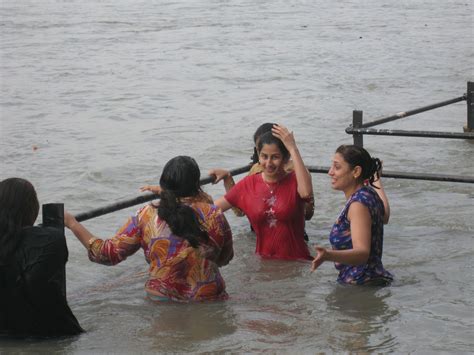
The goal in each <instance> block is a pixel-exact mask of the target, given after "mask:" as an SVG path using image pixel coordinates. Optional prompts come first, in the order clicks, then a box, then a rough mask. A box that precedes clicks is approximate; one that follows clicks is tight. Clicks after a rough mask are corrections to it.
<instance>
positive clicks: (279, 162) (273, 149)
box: [258, 144, 286, 178]
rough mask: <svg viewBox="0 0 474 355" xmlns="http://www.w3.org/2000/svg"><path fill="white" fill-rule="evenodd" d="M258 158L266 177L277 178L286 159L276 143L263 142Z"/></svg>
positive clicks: (282, 171) (282, 169)
mask: <svg viewBox="0 0 474 355" xmlns="http://www.w3.org/2000/svg"><path fill="white" fill-rule="evenodd" d="M258 158H259V159H258V160H259V163H260V165H261V166H262V168H263V172H264V173H265V176H266V177H268V178H278V177H280V175H281V174H282V173H284V172H285V169H284V167H285V164H286V159H284V158H283V154H282V153H281V151H280V149H279V148H278V146H277V145H276V144H264V145H263V146H262V149H261V150H260V153H259V154H258Z"/></svg>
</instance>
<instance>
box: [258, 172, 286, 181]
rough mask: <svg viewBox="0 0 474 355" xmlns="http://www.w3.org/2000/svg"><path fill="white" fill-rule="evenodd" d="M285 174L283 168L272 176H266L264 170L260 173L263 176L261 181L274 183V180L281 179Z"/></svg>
mask: <svg viewBox="0 0 474 355" xmlns="http://www.w3.org/2000/svg"><path fill="white" fill-rule="evenodd" d="M286 174H287V173H286V171H285V170H282V171H280V172H279V173H278V174H276V175H274V176H267V175H266V174H265V172H263V173H262V178H263V181H265V182H268V183H273V184H274V183H276V182H279V181H281V180H282V179H283V178H284V177H285V176H286Z"/></svg>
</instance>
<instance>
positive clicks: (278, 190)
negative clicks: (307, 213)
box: [215, 125, 313, 260]
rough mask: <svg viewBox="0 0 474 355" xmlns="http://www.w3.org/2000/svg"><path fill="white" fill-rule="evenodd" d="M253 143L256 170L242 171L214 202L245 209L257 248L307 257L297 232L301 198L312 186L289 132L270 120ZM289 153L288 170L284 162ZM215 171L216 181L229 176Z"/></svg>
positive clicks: (301, 222)
mask: <svg viewBox="0 0 474 355" xmlns="http://www.w3.org/2000/svg"><path fill="white" fill-rule="evenodd" d="M257 148H258V152H259V164H260V165H261V166H262V169H263V170H262V172H261V173H259V174H255V175H251V176H247V177H245V178H244V179H243V180H241V181H240V182H239V183H237V185H235V186H234V187H233V188H232V189H231V190H230V191H229V192H228V193H227V194H226V195H225V196H224V197H221V198H219V199H218V200H217V201H216V202H215V203H216V205H217V206H218V207H220V208H221V209H222V210H223V211H226V210H228V209H229V208H231V207H238V208H239V209H241V210H242V211H243V212H244V213H245V214H246V215H247V217H248V219H249V220H250V223H251V224H252V227H253V229H254V230H255V234H256V236H257V245H256V250H255V252H256V253H257V254H259V255H261V256H263V257H269V258H275V259H306V260H312V259H313V258H312V257H311V255H310V253H309V250H308V247H307V245H306V243H305V241H304V239H303V234H304V203H305V201H308V200H310V199H311V198H312V196H313V186H312V180H311V175H310V173H309V172H308V170H307V169H306V167H305V166H304V163H303V159H302V158H301V155H300V153H299V151H298V147H297V146H296V142H295V139H294V137H293V133H290V132H289V131H288V129H287V128H286V127H284V126H281V125H274V127H273V129H272V132H268V133H266V134H264V135H262V136H261V137H260V140H259V142H258V147H257ZM290 157H291V159H292V161H293V164H294V171H293V172H287V171H286V170H285V168H284V167H285V164H286V163H287V162H288V160H289V159H290ZM216 177H217V180H216V182H217V181H219V180H221V179H224V182H225V180H226V179H229V175H226V176H216Z"/></svg>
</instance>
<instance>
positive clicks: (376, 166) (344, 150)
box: [336, 144, 382, 188]
mask: <svg viewBox="0 0 474 355" xmlns="http://www.w3.org/2000/svg"><path fill="white" fill-rule="evenodd" d="M336 153H339V154H341V155H342V157H343V158H344V160H345V161H346V162H347V163H348V164H349V166H350V167H351V168H352V169H354V168H355V167H356V166H360V167H361V170H362V172H361V174H360V176H359V178H358V180H357V181H358V182H363V181H366V180H367V181H368V182H369V184H370V186H373V187H375V188H378V187H377V186H374V182H375V181H377V180H378V179H379V178H380V171H381V170H382V162H381V161H380V159H378V158H372V157H371V156H370V154H369V152H368V151H366V150H365V149H364V148H362V147H359V146H356V145H345V144H343V145H341V146H339V147H338V148H337V149H336Z"/></svg>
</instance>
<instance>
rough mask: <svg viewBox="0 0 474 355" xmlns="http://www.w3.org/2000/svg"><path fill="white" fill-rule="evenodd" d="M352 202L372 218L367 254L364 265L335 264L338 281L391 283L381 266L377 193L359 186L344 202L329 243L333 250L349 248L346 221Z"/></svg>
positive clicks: (380, 214)
mask: <svg viewBox="0 0 474 355" xmlns="http://www.w3.org/2000/svg"><path fill="white" fill-rule="evenodd" d="M353 202H360V203H362V204H363V205H364V206H366V207H367V208H368V209H369V212H370V216H371V219H372V226H371V232H372V233H371V234H372V235H371V242H370V254H369V259H368V261H367V263H366V264H363V265H345V264H341V263H335V266H336V269H337V270H339V277H338V279H337V280H338V281H339V282H340V283H344V284H358V285H361V284H366V283H369V282H370V283H374V284H387V283H390V282H391V281H392V280H393V276H392V274H391V273H390V272H388V271H386V270H385V269H384V267H383V264H382V250H383V214H384V211H385V210H384V206H383V202H382V200H381V199H380V197H379V196H378V195H377V192H376V191H375V190H374V189H373V188H372V187H369V186H363V187H362V188H360V189H359V190H357V191H356V192H354V193H353V194H352V196H351V197H350V198H349V200H348V201H347V203H346V205H345V206H344V208H343V210H342V212H341V214H340V215H339V217H338V219H337V220H336V223H334V226H333V227H332V230H331V233H330V235H329V241H330V242H331V245H332V248H333V249H335V250H345V249H352V237H351V226H350V222H349V220H348V219H347V213H348V211H349V206H350V205H351V204H352V203H353Z"/></svg>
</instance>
